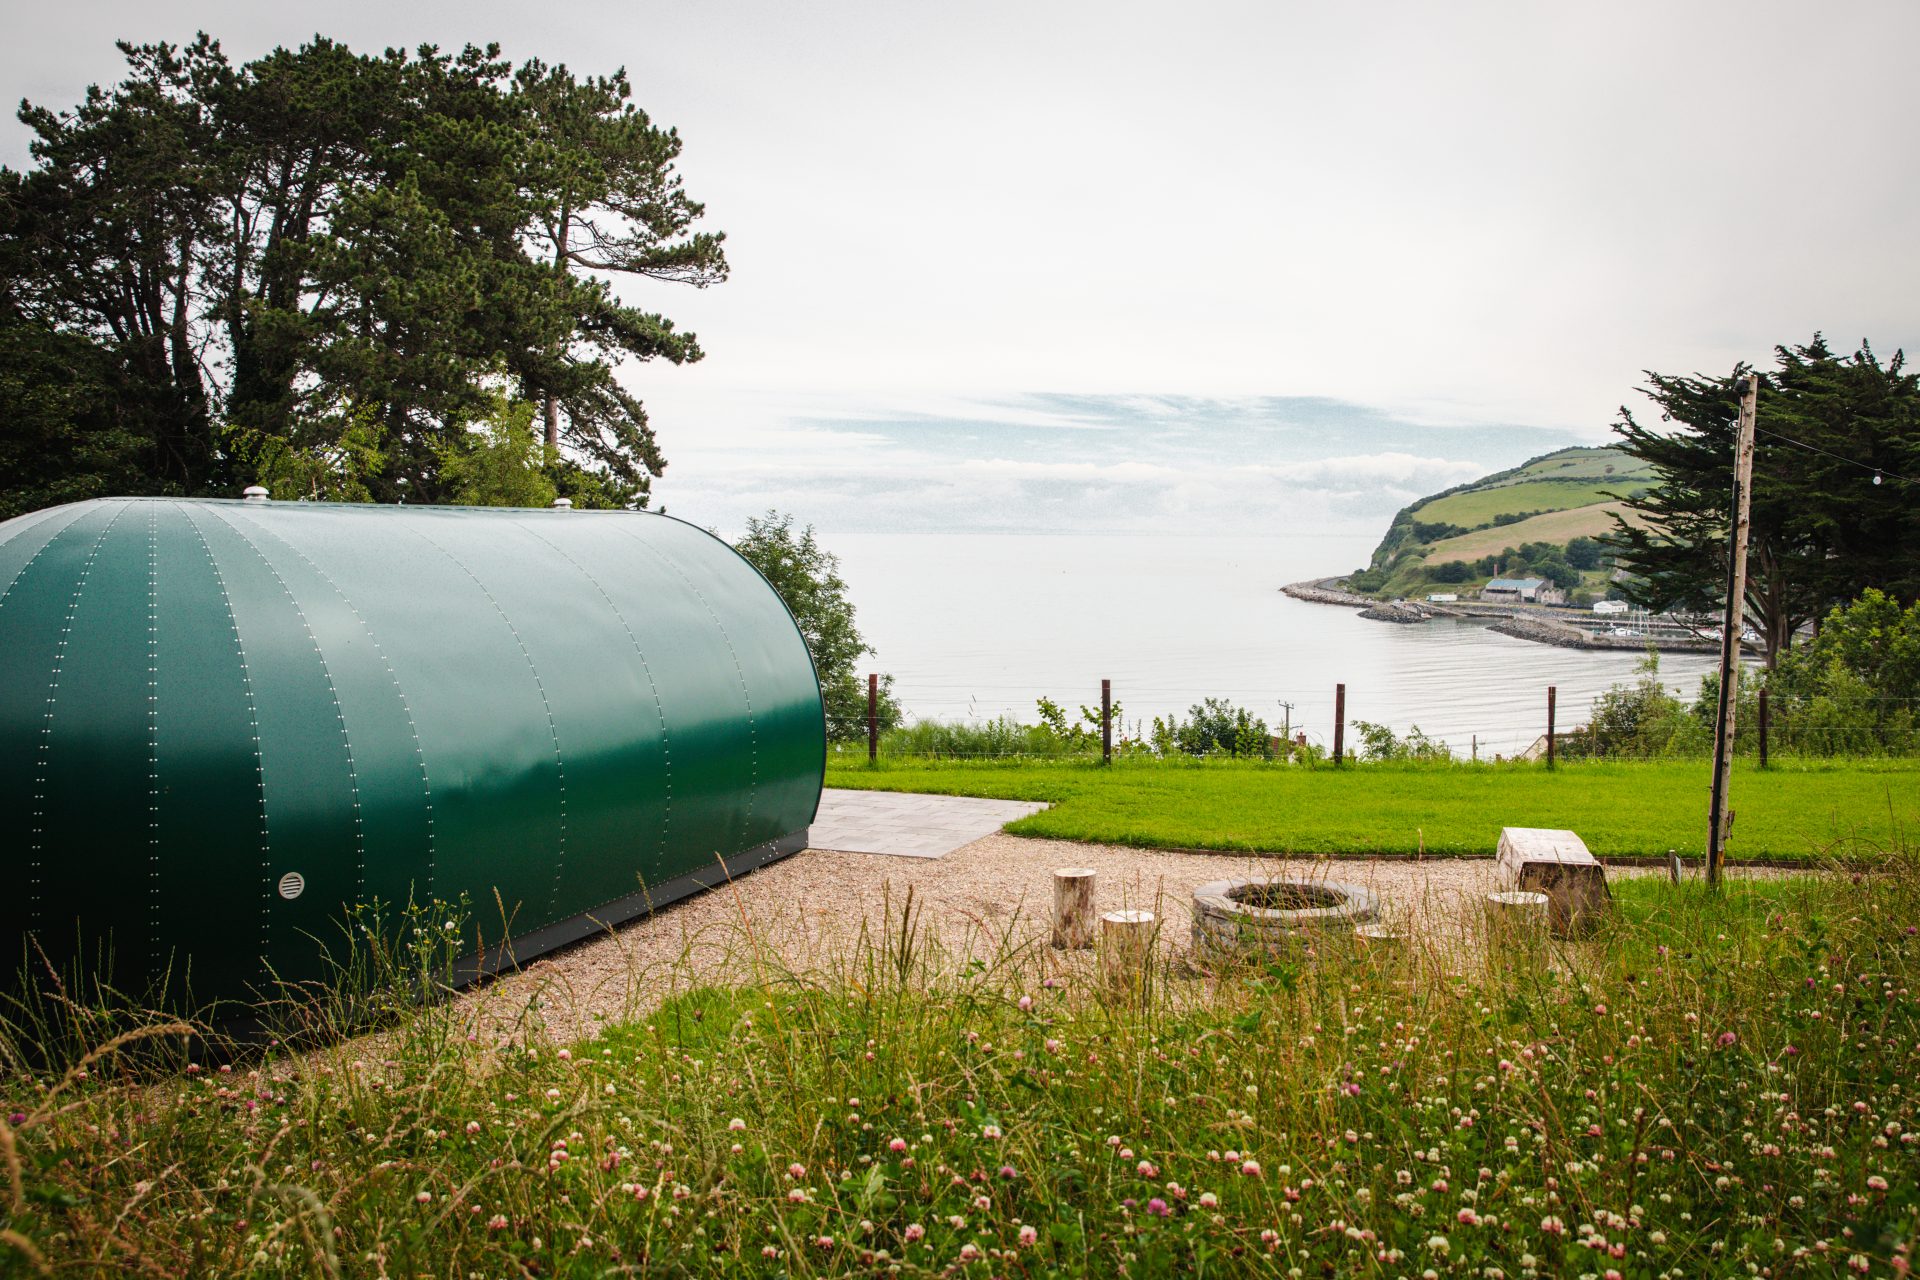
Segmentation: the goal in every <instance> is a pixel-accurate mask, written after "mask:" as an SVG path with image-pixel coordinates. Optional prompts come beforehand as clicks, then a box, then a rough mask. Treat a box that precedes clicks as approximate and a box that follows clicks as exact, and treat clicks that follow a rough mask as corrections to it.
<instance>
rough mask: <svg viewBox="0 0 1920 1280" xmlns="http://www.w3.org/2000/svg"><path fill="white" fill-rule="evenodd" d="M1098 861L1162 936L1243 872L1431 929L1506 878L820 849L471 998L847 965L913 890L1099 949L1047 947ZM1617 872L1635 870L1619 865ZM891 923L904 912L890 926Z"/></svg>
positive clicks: (567, 1031) (1047, 852) (983, 844)
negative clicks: (1056, 898)
mask: <svg viewBox="0 0 1920 1280" xmlns="http://www.w3.org/2000/svg"><path fill="white" fill-rule="evenodd" d="M1068 866H1079V867H1091V868H1092V869H1093V870H1095V871H1097V872H1098V873H1099V880H1098V889H1097V894H1098V906H1099V909H1100V910H1102V911H1110V910H1114V909H1117V908H1120V907H1145V908H1147V909H1149V910H1152V911H1154V912H1156V914H1158V915H1159V917H1160V919H1161V920H1162V921H1164V922H1165V924H1164V927H1163V929H1162V931H1161V945H1162V946H1163V947H1166V948H1169V949H1174V948H1184V947H1185V946H1186V945H1187V936H1188V926H1189V923H1190V920H1191V916H1190V913H1189V910H1188V903H1189V901H1190V899H1191V896H1192V893H1193V890H1194V889H1195V888H1197V887H1198V886H1199V885H1201V884H1203V883H1205V882H1207V881H1209V880H1219V879H1224V878H1228V877H1232V876H1258V875H1280V874H1285V875H1303V876H1308V877H1312V878H1318V879H1327V880H1340V881H1345V882H1348V883H1354V884H1360V885H1365V886H1367V887H1368V888H1371V889H1373V890H1374V891H1375V892H1377V893H1379V894H1380V896H1381V900H1382V903H1383V907H1384V912H1385V913H1386V914H1387V915H1388V917H1389V918H1392V919H1396V920H1399V921H1404V922H1406V923H1409V924H1411V925H1413V926H1414V927H1415V928H1416V929H1417V930H1418V931H1419V933H1420V934H1422V935H1423V936H1428V937H1434V936H1456V937H1457V936H1461V934H1460V923H1461V921H1462V919H1463V916H1464V912H1465V910H1466V908H1467V905H1468V904H1469V903H1473V902H1477V901H1478V900H1479V899H1480V898H1481V897H1482V896H1483V895H1484V894H1486V893H1487V892H1488V891H1489V890H1490V889H1491V888H1492V885H1493V874H1494V865H1493V862H1492V860H1491V859H1460V858H1450V859H1434V860H1431V861H1423V862H1412V861H1406V860H1387V859H1380V860H1362V859H1343V860H1340V861H1328V860H1325V859H1319V860H1306V859H1280V858H1272V857H1258V858H1256V857H1246V856H1233V855H1226V854H1194V853H1167V852H1159V851H1154V850H1148V849H1130V848H1121V847H1116V846H1111V845H1088V844H1075V843H1068V842H1063V841H1055V840H1034V839H1028V838H1024V837H1020V836H1009V835H992V836H988V837H986V838H985V839H982V840H976V841H974V842H973V843H972V844H969V845H965V846H962V847H961V848H959V849H957V850H955V851H954V852H952V853H950V854H948V855H946V856H945V857H943V858H938V859H918V858H895V857H886V856H881V855H875V854H862V853H834V852H829V851H827V850H822V849H809V850H807V851H805V852H803V853H798V854H795V855H793V856H792V857H790V858H786V859H784V860H782V861H780V862H777V863H775V864H773V865H772V866H769V867H764V868H762V869H760V870H758V871H755V872H754V873H752V874H751V875H748V876H744V877H742V878H741V879H740V880H738V881H736V882H734V883H733V884H732V885H729V886H723V887H722V888H720V889H716V890H714V891H712V892H709V893H704V894H700V895H698V896H697V897H694V898H691V899H688V900H685V901H683V902H680V903H677V904H675V905H674V906H671V907H668V908H666V909H665V910H663V911H660V912H658V913H657V914H655V915H652V916H648V917H643V918H641V919H639V920H636V921H634V922H632V923H631V924H629V925H626V926H624V927H622V928H620V929H618V930H615V931H613V932H611V933H609V934H607V935H604V936H602V937H598V938H594V939H591V940H589V941H587V942H583V943H580V944H578V945H576V946H574V947H572V948H570V949H568V950H566V951H564V952H559V953H556V954H554V955H551V956H547V957H544V958H542V959H540V960H537V961H535V962H534V963H532V964H531V965H529V966H528V967H527V968H526V969H525V970H524V971H522V972H519V973H515V974H511V975H508V976H506V977H504V978H501V979H499V980H497V981H495V982H492V983H489V984H486V985H485V986H483V987H479V988H476V989H475V990H474V991H472V992H469V993H468V994H466V995H465V996H463V997H462V999H463V1000H464V1001H466V1002H467V1003H468V1004H469V1005H471V1006H473V1008H474V1011H475V1013H476V1016H477V1017H479V1018H480V1019H481V1020H482V1021H483V1022H484V1023H486V1024H489V1025H492V1026H495V1027H500V1026H502V1025H510V1024H512V1023H515V1022H519V1021H521V1020H523V1019H524V1020H526V1021H530V1022H533V1023H536V1024H542V1025H543V1026H544V1029H545V1032H546V1034H548V1035H550V1036H552V1037H554V1038H555V1039H562V1040H564V1039H570V1038H574V1037H577V1036H581V1035H588V1034H591V1033H592V1032H593V1031H594V1030H595V1029H596V1028H597V1027H599V1026H600V1025H603V1024H604V1023H605V1022H608V1021H613V1020H619V1019H621V1018H623V1017H633V1016H638V1015H640V1014H643V1013H645V1012H646V1011H647V1010H648V1009H650V1008H652V1007H654V1006H656V1005H657V1004H658V1003H659V1002H660V1001H661V1000H663V999H665V998H666V997H668V996H669V995H671V994H673V993H674V992H676V991H679V990H684V989H686V988H687V987H690V986H699V985H706V984H710V983H721V982H737V981H742V980H746V979H750V978H754V977H766V976H769V975H776V974H778V973H780V972H782V971H784V972H786V973H792V974H798V975H802V976H804V975H807V974H809V973H829V972H835V971H839V970H842V969H843V968H844V966H845V965H846V964H847V963H848V961H849V958H850V957H851V956H852V955H853V954H854V953H855V952H856V950H857V949H858V947H859V945H860V942H861V939H862V935H863V931H865V932H866V934H867V936H869V937H873V938H878V937H885V936H890V935H893V934H895V933H897V931H898V928H899V921H900V912H901V908H902V904H903V902H904V901H905V899H906V895H907V893H908V891H909V890H911V891H912V894H913V901H914V903H915V907H916V910H917V911H918V912H919V920H920V923H921V925H922V928H923V929H924V931H925V934H926V936H927V937H928V938H930V939H933V940H936V941H937V945H938V946H939V947H940V948H941V949H942V950H943V951H945V952H947V953H949V954H952V953H963V954H967V953H970V954H972V955H976V956H981V957H988V956H993V955H997V954H1003V953H1005V952H1006V951H1007V950H1008V949H1009V946H1011V948H1013V949H1015V950H1019V951H1020V952H1021V954H1023V955H1024V956H1026V957H1027V958H1029V959H1031V960H1033V961H1034V962H1036V963H1038V964H1041V965H1043V966H1052V967H1065V968H1069V969H1070V968H1072V967H1074V966H1075V965H1076V964H1084V962H1085V955H1084V953H1081V955H1080V956H1063V955H1062V954H1061V953H1058V952H1054V951H1052V949H1051V948H1049V947H1046V946H1045V945H1044V944H1045V939H1046V935H1047V932H1048V929H1049V926H1050V917H1051V912H1052V901H1053V898H1052V894H1053V887H1052V883H1053V882H1052V872H1053V869H1054V868H1056V867H1068ZM1613 874H1615V875H1616V876H1617V875H1620V874H1622V873H1621V872H1619V871H1615V872H1614V873H1613ZM889 921H891V924H889Z"/></svg>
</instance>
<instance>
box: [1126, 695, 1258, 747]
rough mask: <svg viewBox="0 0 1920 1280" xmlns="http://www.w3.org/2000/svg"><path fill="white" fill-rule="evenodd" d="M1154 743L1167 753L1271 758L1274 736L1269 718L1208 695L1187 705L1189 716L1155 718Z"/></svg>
mask: <svg viewBox="0 0 1920 1280" xmlns="http://www.w3.org/2000/svg"><path fill="white" fill-rule="evenodd" d="M1152 741H1153V747H1154V750H1155V751H1157V752H1159V753H1160V754H1161V755H1163V756H1168V755H1176V754H1178V755H1189V756H1233V757H1238V758H1242V759H1256V758H1257V759H1262V760H1271V759H1272V758H1273V738H1272V735H1271V734H1270V733H1268V731H1267V722H1266V721H1265V720H1262V719H1260V718H1259V717H1258V716H1256V715H1254V714H1253V713H1252V712H1251V711H1249V710H1247V709H1246V708H1245V707H1236V706H1234V705H1233V704H1232V703H1230V702H1228V701H1226V700H1225V699H1223V698H1206V699H1204V700H1202V701H1200V702H1196V703H1194V704H1193V706H1191V707H1189V708H1188V709H1187V718H1186V720H1184V721H1182V720H1181V719H1180V717H1179V716H1168V717H1167V718H1166V719H1165V720H1162V719H1161V718H1160V717H1159V716H1155V717H1154V718H1153V737H1152Z"/></svg>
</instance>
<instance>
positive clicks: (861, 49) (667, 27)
mask: <svg viewBox="0 0 1920 1280" xmlns="http://www.w3.org/2000/svg"><path fill="white" fill-rule="evenodd" d="M8 8H9V10H10V12H9V15H8V20H7V25H8V29H9V38H8V39H7V40H6V41H5V42H4V44H3V45H0V89H3V90H4V91H5V93H6V95H7V96H9V97H11V98H15V99H17V98H19V97H21V96H27V97H31V98H33V99H35V100H36V101H39V102H43V103H45V104H48V105H57V106H64V105H70V104H71V103H73V102H74V101H76V100H77V99H78V97H79V96H80V94H81V92H82V91H83V90H84V87H85V85H86V84H87V83H88V82H89V81H96V80H98V81H109V80H113V79H115V78H117V77H118V74H119V59H118V55H117V53H116V52H115V50H114V49H113V46H112V41H113V40H114V39H115V38H116V37H127V38H132V39H136V40H150V39H159V38H168V39H184V38H187V37H189V36H190V35H191V34H192V33H193V31H194V30H195V29H197V28H204V29H206V30H208V31H210V32H212V33H213V34H215V35H217V36H218V37H220V39H221V40H222V41H223V42H224V44H225V46H226V48H227V50H228V52H229V53H230V54H231V55H233V56H235V57H236V58H245V57H250V56H253V55H255V54H258V53H260V52H263V51H264V50H266V49H267V48H269V47H271V46H272V45H273V44H276V43H298V42H299V41H301V40H303V39H305V38H307V37H308V36H310V35H311V34H312V33H313V32H314V30H315V29H319V30H321V31H323V32H325V33H326V34H328V35H330V36H333V37H336V38H339V39H342V40H344V41H346V42H348V43H349V44H351V45H353V46H355V47H361V48H369V49H371V48H374V47H377V46H384V45H388V44H408V45H411V44H415V43H418V42H420V41H425V40H430V41H435V42H438V43H440V44H442V45H458V44H461V43H463V42H465V41H467V40H475V41H485V40H489V39H491V40H498V41H500V42H501V43H502V44H503V45H504V46H505V50H506V52H507V53H508V54H509V56H512V57H514V58H516V59H518V58H522V57H526V56H529V55H538V56H541V57H544V58H547V59H549V60H555V61H564V62H566V63H567V64H569V65H570V66H572V67H573V68H574V69H575V70H577V71H583V72H585V71H600V70H607V69H611V68H612V67H614V66H616V65H621V64H624V65H625V66H626V67H627V68H628V69H629V71H630V72H631V74H632V76H633V79H634V81H635V85H636V88H637V98H638V100H639V102H640V103H641V104H642V105H643V106H644V107H645V108H646V109H647V110H648V111H649V112H650V113H651V114H652V115H653V116H654V118H655V119H656V120H658V121H661V122H664V123H670V124H673V125H676V126H677V127H679V129H680V130H681V132H682V134H683V136H684V138H685V140H686V154H685V158H684V162H683V169H684V172H685V173H686V175H687V177H688V183H689V187H690V189H691V190H692V192H693V193H694V195H695V196H696V197H698V198H701V199H704V200H705V201H707V203H708V208H709V212H710V219H709V221H710V224H711V225H713V226H716V227H719V228H723V229H724V230H725V231H726V232H727V233H728V246H729V256H730V258H731V261H732V263H733V279H732V281H730V282H729V283H728V284H726V285H724V286H721V287H719V288H716V289H712V290H708V291H706V292H703V293H701V292H695V291H693V290H687V289H675V288H672V287H669V286H649V287H648V288H647V290H646V291H645V292H644V293H641V294H639V295H637V296H640V297H642V298H643V299H644V300H646V301H647V302H648V304H649V305H653V306H657V307H659V308H660V309H661V310H664V311H665V312H666V313H667V314H669V315H671V316H673V317H674V318H675V319H676V320H678V321H679V322H681V323H682V324H683V325H685V326H686V327H690V328H693V329H695V330H697V331H698V333H699V334H700V337H701V340H702V343H703V344H704V345H705V346H706V348H707V349H708V352H709V358H708V360H707V361H706V362H705V363H704V364H702V365H700V366H698V367H696V368H691V369H678V370H676V369H671V368H665V367H659V368H651V367H650V368H646V369H642V370H638V371H636V372H635V373H634V375H633V377H632V382H633V384H634V386H635V387H636V389H638V390H639V391H640V392H641V394H642V395H644V396H645V397H646V398H647V400H648V402H649V405H650V406H651V407H652V410H653V412H654V416H655V422H656V426H657V427H658V429H659V431H660V433H661V437H662V441H663V445H664V448H665V450H666V452H667V455H668V457H669V459H670V460H671V462H672V464H673V465H672V466H671V467H670V468H669V471H668V474H667V477H666V479H665V480H664V481H663V483H662V484H661V486H660V492H661V494H662V496H663V497H664V498H665V499H666V500H667V501H668V502H669V503H670V504H679V507H678V509H680V510H682V511H683V512H685V513H686V514H689V515H692V516H694V517H695V518H700V519H704V520H708V521H711V522H717V523H721V524H723V525H731V524H732V523H734V522H736V521H737V518H738V515H739V514H740V513H741V512H742V511H744V510H750V509H753V508H754V507H755V506H764V505H766V503H767V502H768V501H773V502H778V503H780V504H781V505H783V506H789V507H793V508H794V509H796V510H800V511H801V513H802V514H803V515H805V516H811V517H812V518H815V519H818V520H819V521H820V522H821V523H822V525H823V526H826V527H835V526H845V527H852V526H854V525H861V526H863V527H883V528H884V527H898V528H917V527H940V528H944V527H961V526H968V525H969V524H978V525H979V526H980V527H1001V526H1008V527H1017V526H1022V522H1023V521H1027V522H1028V523H1032V524H1034V525H1035V527H1039V525H1042V524H1046V523H1047V522H1046V521H1041V520H1039V519H1038V517H1034V518H1033V519H1032V520H1028V513H1030V512H1031V511H1032V510H1033V509H1034V506H1035V502H1036V499H1039V498H1047V499H1053V500H1061V501H1064V502H1065V504H1066V505H1064V506H1060V507H1059V513H1060V517H1059V518H1060V520H1061V521H1063V522H1064V524H1065V525H1066V526H1069V527H1088V523H1089V521H1093V519H1094V516H1095V514H1096V513H1099V512H1109V511H1111V510H1113V509H1114V508H1115V507H1119V508H1123V509H1125V508H1130V509H1131V510H1133V511H1134V512H1135V513H1136V515H1135V518H1139V519H1147V520H1150V521H1159V522H1162V523H1164V524H1165V526H1166V527H1169V528H1172V527H1183V526H1186V525H1190V524H1195V523H1199V524H1205V523H1208V522H1216V523H1217V518H1218V517H1219V515H1220V514H1221V512H1220V510H1219V508H1220V507H1221V505H1222V500H1225V499H1232V500H1234V501H1238V500H1240V499H1242V498H1244V499H1245V500H1247V501H1253V502H1256V503H1257V504H1261V505H1259V511H1260V513H1261V514H1262V515H1263V517H1271V518H1274V519H1284V520H1286V521H1288V522H1295V521H1298V520H1300V519H1304V518H1312V519H1330V520H1351V521H1355V522H1369V521H1371V522H1377V521H1378V519H1379V517H1380V514H1381V513H1382V512H1383V511H1384V512H1390V511H1391V510H1392V509H1393V508H1394V507H1396V506H1398V505H1399V504H1400V503H1401V502H1403V501H1405V500H1406V498H1407V497H1409V496H1412V495H1414V494H1418V493H1421V492H1426V491H1429V490H1431V489H1434V488H1438V487H1441V486H1443V485H1445V484H1451V483H1456V482H1457V481H1458V480H1460V479H1462V478H1470V477H1471V476H1472V475H1473V474H1477V473H1478V472H1479V471H1480V470H1483V469H1486V468H1487V467H1490V466H1493V465H1504V464H1508V463H1512V462H1516V461H1519V460H1520V459H1521V458H1524V457H1525V456H1527V455H1528V454H1529V453H1534V452H1542V451H1545V450H1546V449H1549V448H1553V447H1556V446H1558V445H1559V444H1562V443H1566V442H1569V441H1571V440H1574V439H1579V440H1585V441H1598V440H1600V439H1602V438H1603V437H1604V435H1605V427H1606V425H1607V423H1608V422H1609V420H1610V419H1611V418H1612V416H1613V412H1614V409H1615V407H1616V406H1617V405H1619V404H1620V403H1622V402H1623V401H1626V400H1629V399H1630V398H1631V397H1632V388H1633V387H1634V385H1635V384H1636V382H1637V381H1638V379H1639V371H1640V370H1641V369H1643V368H1656V369H1661V370H1691V369H1712V370H1725V369H1726V368H1729V367H1730V366H1731V365H1732V363H1733V362H1734V361H1735V360H1736V359H1739V358H1743V357H1744V358H1755V359H1757V358H1764V357H1765V356H1766V355H1767V353H1768V352H1769V351H1770V349H1771V347H1772V346H1773V344H1775V343H1778V342H1785V341H1795V340H1804V339H1805V338H1806V337H1807V336H1809V335H1810V334H1811V333H1812V331H1813V330H1815V329H1821V330H1824V331H1825V332H1826V333H1827V334H1828V336H1829V338H1830V339H1831V340H1832V341H1833V342H1834V343H1835V344H1836V345H1841V346H1847V347H1851V345H1852V344H1854V343H1855V342H1857V341H1858V340H1859V339H1860V338H1861V337H1863V336H1864V337H1868V338H1870V339H1872V340H1873V342H1874V343H1875V345H1876V346H1877V347H1879V348H1880V349H1881V350H1882V351H1883V353H1890V352H1891V351H1892V349H1893V348H1894V347H1896V346H1902V345H1907V346H1911V345H1914V344H1915V338H1916V335H1917V334H1920V322H1917V321H1916V314H1915V310H1914V307H1913V304H1912V300H1913V298H1914V297H1915V296H1916V292H1917V290H1916V286H1917V285H1920V254H1916V250H1915V244H1914V210H1915V208H1916V206H1917V204H1920V200H1917V199H1916V198H1917V197H1920V166H1916V165H1915V164H1914V163H1913V161H1912V159H1911V155H1910V151H1911V141H1912V140H1911V136H1910V134H1911V129H1912V125H1913V122H1914V121H1915V120H1916V119H1920V76H1915V75H1913V74H1912V73H1911V67H1910V58H1911V54H1912V50H1913V49H1914V48H1916V47H1920V6H1917V5H1913V4H1910V3H1889V4H1877V5H1838V4H1836V5H1809V4H1804V3H1796V4H1751V3H1745V4H1686V5H1676V4H1673V3H1654V4H1648V3H1612V4H1607V5H1578V6H1576V5H1565V4H1537V3H1530V2H1529V3H1512V4H1467V3H1448V4H1420V5H1413V4H1408V5H1395V4H1384V3H1373V4H1366V5H1326V4H1313V5H1306V4H1246V5H1205V4H1200V5H1196V4H1179V5H1175V4H1171V3H1169V4H1165V5H1156V6H1127V5H1116V4H1112V3H1100V4H1087V5H1077V4H1063V3H1045V4H1034V3H1031V2H1030V0H1029V2H1028V3H1021V4H1005V5H1001V4H966V3H956V4H942V5H934V4H925V3H899V2H895V3H885V4H811V5H803V4H790V3H753V4H731V5H719V4H688V3H679V4H674V5H659V4H636V3H614V4H598V3H580V2H576V3H573V4H569V5H566V6H554V5H546V6H541V5H526V4H514V5H505V4H484V3H463V4H442V3H394V2H393V0H385V2H383V3H377V4H376V3H361V2H359V0H353V2H350V3H333V4H327V5H320V6H281V5H272V6H269V5H261V4H258V3H164V2H159V3H156V2H149V3H139V4H130V3H83V4H77V5H62V6H27V5H24V4H21V3H20V0H10V3H9V5H8ZM0 160H3V161H4V162H6V163H8V164H13V165H19V164H21V163H23V162H24V160H25V137H24V132H23V130H22V129H21V128H20V127H19V125H18V124H17V123H16V122H14V121H12V120H11V119H8V120H7V121H6V122H5V125H4V128H0ZM1316 406H1317V407H1318V408H1316ZM1322 410H1324V413H1323V415H1322V416H1321V417H1315V413H1317V412H1321V411H1322ZM1520 428H1527V429H1532V430H1520ZM1172 429H1178V434H1179V439H1180V444H1179V447H1178V448H1176V449H1171V450H1169V449H1167V448H1165V447H1163V446H1164V443H1165V441H1166V440H1167V439H1168V433H1169V431H1170V430H1172ZM1536 444H1537V446H1538V447H1534V446H1535V445H1536ZM1156 468H1157V469H1156ZM1263 468H1264V470H1263ZM1222 486H1224V487H1222ZM1182 493H1184V494H1185V495H1186V497H1184V498H1181V497H1179V496H1178V495H1180V494H1182ZM883 500H884V501H883ZM983 512H985V513H989V514H988V516H987V517H983V516H982V514H981V513H983ZM1049 519H1051V517H1049ZM1096 523H1097V522H1096Z"/></svg>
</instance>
